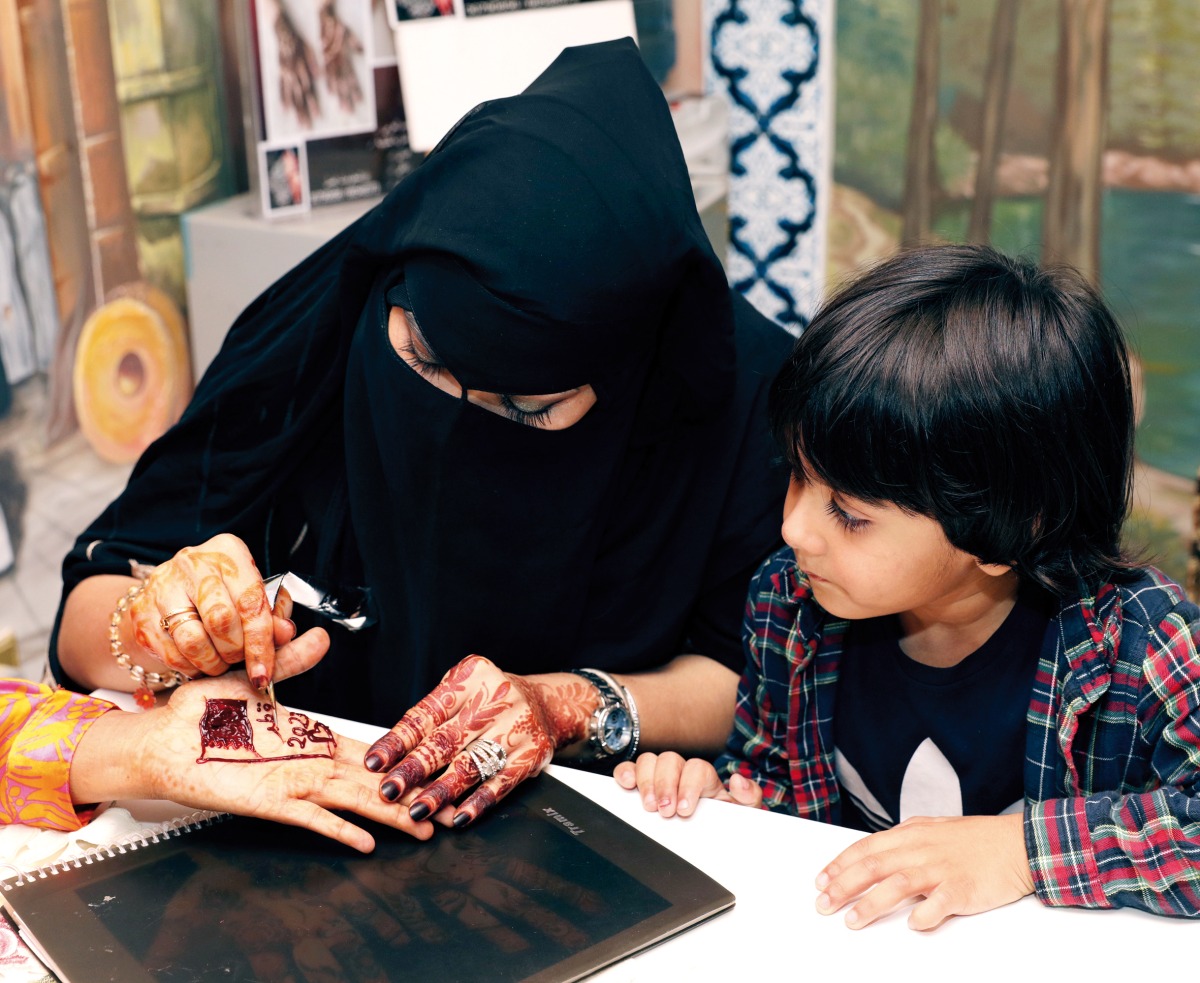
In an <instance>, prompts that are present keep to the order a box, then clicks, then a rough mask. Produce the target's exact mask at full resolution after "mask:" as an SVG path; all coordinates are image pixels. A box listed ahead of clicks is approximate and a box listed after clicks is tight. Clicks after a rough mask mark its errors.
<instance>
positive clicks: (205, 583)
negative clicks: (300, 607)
mask: <svg viewBox="0 0 1200 983" xmlns="http://www.w3.org/2000/svg"><path fill="white" fill-rule="evenodd" d="M291 614H292V599H291V597H289V596H288V593H287V591H286V590H282V589H281V590H280V592H279V596H278V597H277V598H276V600H275V608H274V610H272V608H271V606H270V604H268V603H267V592H266V590H265V589H264V588H263V579H262V575H261V574H260V573H259V572H258V567H257V566H255V563H254V558H253V557H252V556H251V555H250V551H249V550H248V549H247V548H246V544H245V543H243V542H242V541H241V540H240V539H238V537H237V536H233V535H230V534H228V533H222V534H221V535H219V536H214V537H213V538H212V539H210V540H208V541H207V542H204V543H201V544H200V545H199V546H190V547H185V548H184V549H181V550H180V551H179V552H178V553H176V554H175V555H174V556H173V557H171V559H170V560H168V561H167V562H166V563H162V564H160V565H159V566H157V567H156V568H155V569H154V572H153V573H152V574H151V575H150V577H149V579H148V580H147V581H146V583H145V586H144V587H143V588H142V592H141V593H140V594H139V595H138V596H137V597H136V598H134V600H133V603H132V604H130V605H129V617H130V619H131V622H132V625H133V637H134V639H135V640H136V642H137V645H138V646H140V647H141V648H142V649H143V650H144V651H145V652H146V653H148V654H149V655H151V656H153V657H154V658H156V659H158V660H159V661H160V662H165V663H166V664H167V665H168V666H170V667H171V668H172V669H178V670H179V671H180V672H182V673H183V674H184V675H185V676H195V675H197V674H198V673H204V674H205V675H208V676H219V675H220V674H221V673H223V672H225V671H226V670H227V669H228V668H229V667H230V666H231V665H233V664H235V663H238V662H241V661H242V660H243V659H245V662H246V671H247V674H248V675H249V677H250V679H251V680H252V681H253V682H254V684H255V685H256V686H258V687H259V688H260V689H261V688H262V687H263V686H265V685H266V684H267V682H268V681H269V680H271V679H272V678H274V676H273V671H274V666H275V656H276V646H280V647H281V651H282V647H283V646H285V645H286V644H287V643H289V642H290V643H292V645H294V646H296V647H299V648H303V650H304V651H303V652H302V653H300V655H301V657H302V658H306V659H307V658H312V657H313V656H314V655H315V656H316V658H320V656H321V655H322V654H323V653H324V652H325V649H326V648H327V647H328V645H329V636H328V635H327V634H326V633H325V631H324V630H323V629H318V628H314V629H312V630H311V631H308V632H305V633H304V635H302V636H300V638H297V639H294V636H295V634H296V626H295V625H294V624H293V623H292V622H291V621H290V620H289V619H290V618H291ZM164 624H165V626H166V627H164ZM293 639H294V640H293ZM131 654H134V655H135V658H134V661H135V662H138V661H139V660H138V659H137V658H136V653H131Z"/></svg>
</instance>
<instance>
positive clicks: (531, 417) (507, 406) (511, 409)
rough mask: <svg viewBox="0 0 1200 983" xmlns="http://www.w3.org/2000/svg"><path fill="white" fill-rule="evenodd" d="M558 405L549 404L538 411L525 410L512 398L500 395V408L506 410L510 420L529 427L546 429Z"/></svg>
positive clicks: (540, 407)
mask: <svg viewBox="0 0 1200 983" xmlns="http://www.w3.org/2000/svg"><path fill="white" fill-rule="evenodd" d="M556 405H557V404H556V403H547V404H546V405H545V406H539V407H538V408H537V409H533V410H530V409H523V408H522V407H520V406H518V405H517V404H516V402H515V401H514V400H513V397H512V396H506V395H504V394H503V393H501V394H500V406H501V407H502V408H503V410H504V415H505V416H506V417H508V418H509V419H510V420H515V421H516V422H517V423H523V424H525V426H527V427H544V426H546V424H547V423H549V422H550V413H551V411H552V410H553V409H554V407H555V406H556Z"/></svg>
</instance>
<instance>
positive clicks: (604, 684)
mask: <svg viewBox="0 0 1200 983" xmlns="http://www.w3.org/2000/svg"><path fill="white" fill-rule="evenodd" d="M570 671H571V672H573V673H575V675H577V676H582V677H583V678H584V679H586V680H588V682H590V683H591V684H592V685H593V686H595V687H596V688H597V689H598V690H599V691H600V696H601V698H602V699H604V700H606V701H607V700H619V701H620V702H621V703H622V704H623V705H624V707H625V712H626V713H627V714H629V726H630V731H631V736H630V738H629V747H627V748H626V749H625V751H624V752H623V753H622V754H621V759H622V760H624V761H632V760H633V759H634V758H635V757H636V756H637V750H638V744H639V743H640V740H641V736H642V724H641V718H639V717H638V709H637V703H636V702H635V701H634V699H633V694H632V693H630V692H629V690H628V689H627V688H626V687H624V686H622V685H621V684H620V683H619V682H617V681H616V680H615V679H614V678H613V677H612V676H610V675H609V674H608V673H607V672H605V671H604V670H603V669H571V670H570ZM608 757H613V755H608Z"/></svg>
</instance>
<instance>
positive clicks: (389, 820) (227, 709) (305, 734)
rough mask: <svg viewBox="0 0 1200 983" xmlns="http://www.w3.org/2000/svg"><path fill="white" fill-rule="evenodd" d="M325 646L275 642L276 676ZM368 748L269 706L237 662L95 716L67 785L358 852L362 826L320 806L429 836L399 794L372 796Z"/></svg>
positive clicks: (80, 798)
mask: <svg viewBox="0 0 1200 983" xmlns="http://www.w3.org/2000/svg"><path fill="white" fill-rule="evenodd" d="M321 654H322V653H321V652H317V653H315V654H314V653H313V652H311V651H310V652H308V653H302V652H300V651H298V650H296V649H290V650H285V649H281V650H280V652H279V662H278V665H277V669H278V673H279V678H280V679H285V678H287V677H288V676H292V675H296V674H297V673H299V672H303V671H304V670H305V669H308V668H310V667H311V666H313V665H314V664H316V662H318V661H319V660H320V658H321ZM365 751H366V745H364V744H362V743H360V742H359V741H353V740H350V739H348V738H345V737H340V736H338V735H336V734H334V733H333V732H332V731H330V729H329V728H328V727H327V726H326V725H325V724H323V723H321V722H320V721H317V720H314V719H312V718H310V717H309V716H307V715H306V714H303V713H300V712H298V711H295V710H288V709H287V708H285V707H279V712H278V714H276V713H275V711H274V708H273V707H272V705H271V703H270V702H268V701H266V700H265V698H264V697H263V696H262V695H261V694H259V693H257V692H256V691H255V690H254V688H253V687H252V686H251V685H250V683H249V681H248V680H247V679H246V676H245V674H244V673H241V672H234V673H230V674H229V675H226V676H222V677H220V678H218V679H203V680H197V681H195V682H190V683H187V684H185V685H183V686H181V687H179V689H177V690H176V691H175V692H174V693H173V694H172V695H171V699H170V701H169V702H168V703H167V704H166V706H163V707H160V708H159V709H157V710H151V711H148V712H146V713H123V712H120V711H116V710H114V711H109V712H108V713H106V714H104V715H103V716H102V717H100V718H99V719H98V720H96V722H95V723H93V724H92V725H91V727H90V728H89V729H88V730H87V732H86V733H85V734H84V735H83V737H82V739H81V740H80V742H79V745H78V747H77V748H76V751H75V756H74V758H73V759H72V763H71V774H70V783H71V797H72V799H73V800H74V801H75V802H97V801H104V800H109V799H114V798H157V799H170V800H172V801H175V802H178V803H180V804H181V805H185V806H191V807H193V808H198V809H214V810H219V811H224V812H235V813H239V814H241V815H246V816H257V817H259V818H262V819H271V820H275V821H276V822H281V823H290V824H291V825H294V826H306V827H308V828H309V829H312V830H315V831H316V832H318V833H322V834H323V835H325V836H329V837H331V838H333V839H335V840H338V841H340V842H342V843H345V844H346V845H347V846H351V847H354V848H355V849H356V850H361V851H363V852H364V853H366V852H369V851H370V850H372V849H373V848H374V846H375V841H374V840H373V839H372V837H371V836H370V834H369V833H367V832H366V831H365V830H362V829H360V828H359V827H357V826H355V825H353V824H352V823H350V822H347V821H346V820H344V819H341V818H339V817H338V816H335V815H334V814H333V813H332V812H329V811H328V810H330V809H344V810H349V811H352V812H355V813H357V814H359V815H361V816H365V817H366V818H368V819H373V820H375V821H377V822H380V823H386V824H387V825H389V826H394V827H396V828H397V829H401V830H404V831H405V832H407V833H411V834H412V835H413V836H415V837H417V838H418V839H422V840H423V839H428V838H429V837H430V836H432V835H433V826H432V825H431V824H430V823H428V822H417V821H415V820H413V819H412V818H411V817H410V816H409V812H408V808H407V806H408V800H407V799H405V800H402V801H400V802H395V803H391V802H385V801H383V800H382V799H381V798H380V797H379V793H378V791H377V782H378V779H377V776H375V775H372V774H371V773H370V772H368V771H367V770H366V769H365V768H363V766H362V759H363V753H364V752H365Z"/></svg>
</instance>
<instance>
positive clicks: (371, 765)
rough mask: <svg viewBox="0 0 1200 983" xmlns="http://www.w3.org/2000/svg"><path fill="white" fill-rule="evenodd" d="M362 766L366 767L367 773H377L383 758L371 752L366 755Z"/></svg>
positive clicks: (381, 765)
mask: <svg viewBox="0 0 1200 983" xmlns="http://www.w3.org/2000/svg"><path fill="white" fill-rule="evenodd" d="M363 764H365V765H366V766H367V771H379V769H381V768H382V767H383V758H382V756H380V755H378V754H376V753H375V752H374V751H372V752H371V753H370V754H368V755H367V760H366V761H364V762H363Z"/></svg>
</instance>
